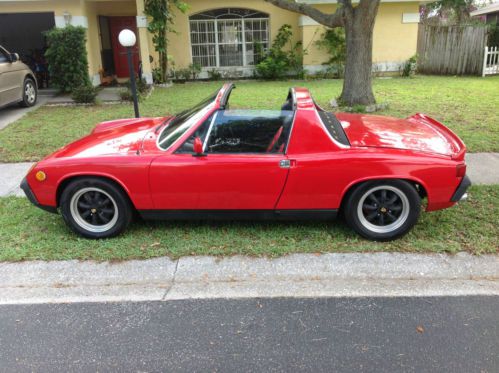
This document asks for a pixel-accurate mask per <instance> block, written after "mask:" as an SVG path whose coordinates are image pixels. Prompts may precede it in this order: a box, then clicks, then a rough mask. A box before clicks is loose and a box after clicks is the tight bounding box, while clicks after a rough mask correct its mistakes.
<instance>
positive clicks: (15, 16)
mask: <svg viewBox="0 0 499 373" xmlns="http://www.w3.org/2000/svg"><path fill="white" fill-rule="evenodd" d="M54 26H55V19H54V13H0V45H2V46H3V47H4V48H5V49H7V50H8V51H9V52H11V53H18V54H19V56H20V57H21V60H22V61H23V62H24V63H26V64H27V65H28V66H29V67H31V69H32V70H33V71H35V72H36V71H37V70H38V71H39V72H40V74H37V77H38V78H39V79H40V77H41V76H43V72H44V70H46V68H47V67H46V63H45V59H44V58H43V55H44V53H45V48H46V43H45V38H44V37H43V32H44V31H47V30H50V29H51V28H53V27H54ZM40 83H42V84H41V85H43V83H44V82H40Z"/></svg>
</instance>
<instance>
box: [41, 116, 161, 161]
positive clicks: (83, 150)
mask: <svg viewBox="0 0 499 373" xmlns="http://www.w3.org/2000/svg"><path fill="white" fill-rule="evenodd" d="M163 121H164V118H133V119H119V120H114V121H109V122H102V123H99V124H97V125H96V126H95V128H94V130H93V131H92V133H90V135H88V136H85V137H83V138H81V139H79V140H77V141H75V142H73V143H71V144H69V145H66V146H65V147H63V148H61V149H59V150H58V151H56V152H55V153H54V154H52V155H51V156H50V158H62V157H65V158H71V157H73V158H87V157H96V156H105V155H127V154H131V153H137V151H139V150H140V147H141V145H142V139H143V138H144V136H145V135H146V134H147V132H149V131H150V130H151V129H152V128H154V127H155V126H158V125H159V124H161V123H162V122H163Z"/></svg>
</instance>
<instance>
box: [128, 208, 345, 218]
mask: <svg viewBox="0 0 499 373" xmlns="http://www.w3.org/2000/svg"><path fill="white" fill-rule="evenodd" d="M138 212H139V214H140V216H141V217H142V218H143V219H146V220H309V219H310V220H332V219H334V218H336V216H337V215H338V210H336V209H331V210H139V211H138Z"/></svg>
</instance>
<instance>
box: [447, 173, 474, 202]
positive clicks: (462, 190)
mask: <svg viewBox="0 0 499 373" xmlns="http://www.w3.org/2000/svg"><path fill="white" fill-rule="evenodd" d="M470 185H471V180H470V178H469V177H468V176H467V175H465V176H464V177H463V180H461V182H460V183H459V186H458V187H457V189H456V191H455V192H454V194H453V196H452V198H451V202H459V201H462V200H465V199H466V198H467V197H468V194H467V193H466V191H467V190H468V188H469V187H470Z"/></svg>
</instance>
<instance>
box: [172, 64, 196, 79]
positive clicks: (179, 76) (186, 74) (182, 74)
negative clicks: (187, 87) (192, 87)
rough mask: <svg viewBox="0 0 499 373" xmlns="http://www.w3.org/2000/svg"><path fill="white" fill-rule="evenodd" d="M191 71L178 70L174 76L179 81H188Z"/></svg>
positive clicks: (187, 69) (186, 68)
mask: <svg viewBox="0 0 499 373" xmlns="http://www.w3.org/2000/svg"><path fill="white" fill-rule="evenodd" d="M191 74H192V72H191V69H189V68H188V67H184V68H183V69H178V70H177V71H176V72H175V75H176V77H177V79H180V80H188V79H190V78H191Z"/></svg>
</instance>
